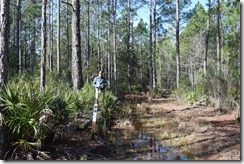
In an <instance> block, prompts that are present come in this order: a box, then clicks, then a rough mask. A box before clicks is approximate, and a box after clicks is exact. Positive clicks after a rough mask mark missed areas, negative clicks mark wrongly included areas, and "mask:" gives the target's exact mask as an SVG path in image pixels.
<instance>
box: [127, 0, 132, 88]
mask: <svg viewBox="0 0 244 164" xmlns="http://www.w3.org/2000/svg"><path fill="white" fill-rule="evenodd" d="M126 3H127V4H126V5H127V6H126V56H127V80H128V90H129V92H131V77H130V67H131V65H130V64H131V63H130V0H127V1H126Z"/></svg>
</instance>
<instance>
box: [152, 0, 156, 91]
mask: <svg viewBox="0 0 244 164" xmlns="http://www.w3.org/2000/svg"><path fill="white" fill-rule="evenodd" d="M153 22H154V23H153V29H154V31H153V35H154V36H153V90H154V92H155V91H156V86H157V72H156V68H157V66H156V46H157V45H156V39H157V38H156V37H157V20H156V0H154V8H153Z"/></svg>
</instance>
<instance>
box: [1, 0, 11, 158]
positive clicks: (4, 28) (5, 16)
mask: <svg viewBox="0 0 244 164" xmlns="http://www.w3.org/2000/svg"><path fill="white" fill-rule="evenodd" d="M9 5H10V1H6V0H0V89H4V86H5V85H6V84H7V75H8V72H7V70H8V67H7V66H8V63H7V61H8V60H7V58H8V33H9ZM3 155H4V131H3V124H2V115H1V114H0V159H3Z"/></svg>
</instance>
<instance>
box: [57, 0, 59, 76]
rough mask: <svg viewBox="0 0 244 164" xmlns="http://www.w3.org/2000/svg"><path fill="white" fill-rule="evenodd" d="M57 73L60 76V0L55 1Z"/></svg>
mask: <svg viewBox="0 0 244 164" xmlns="http://www.w3.org/2000/svg"><path fill="white" fill-rule="evenodd" d="M57 74H58V76H60V0H58V1H57Z"/></svg>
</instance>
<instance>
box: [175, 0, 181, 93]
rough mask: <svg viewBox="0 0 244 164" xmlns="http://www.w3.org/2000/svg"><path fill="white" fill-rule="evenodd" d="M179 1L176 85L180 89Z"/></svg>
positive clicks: (177, 11) (177, 8) (177, 9)
mask: <svg viewBox="0 0 244 164" xmlns="http://www.w3.org/2000/svg"><path fill="white" fill-rule="evenodd" d="M179 11H180V10H179V0H176V65H177V71H176V84H177V89H179V81H180V37H179V35H180V34H179V33H180V20H179V15H180V14H179Z"/></svg>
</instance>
